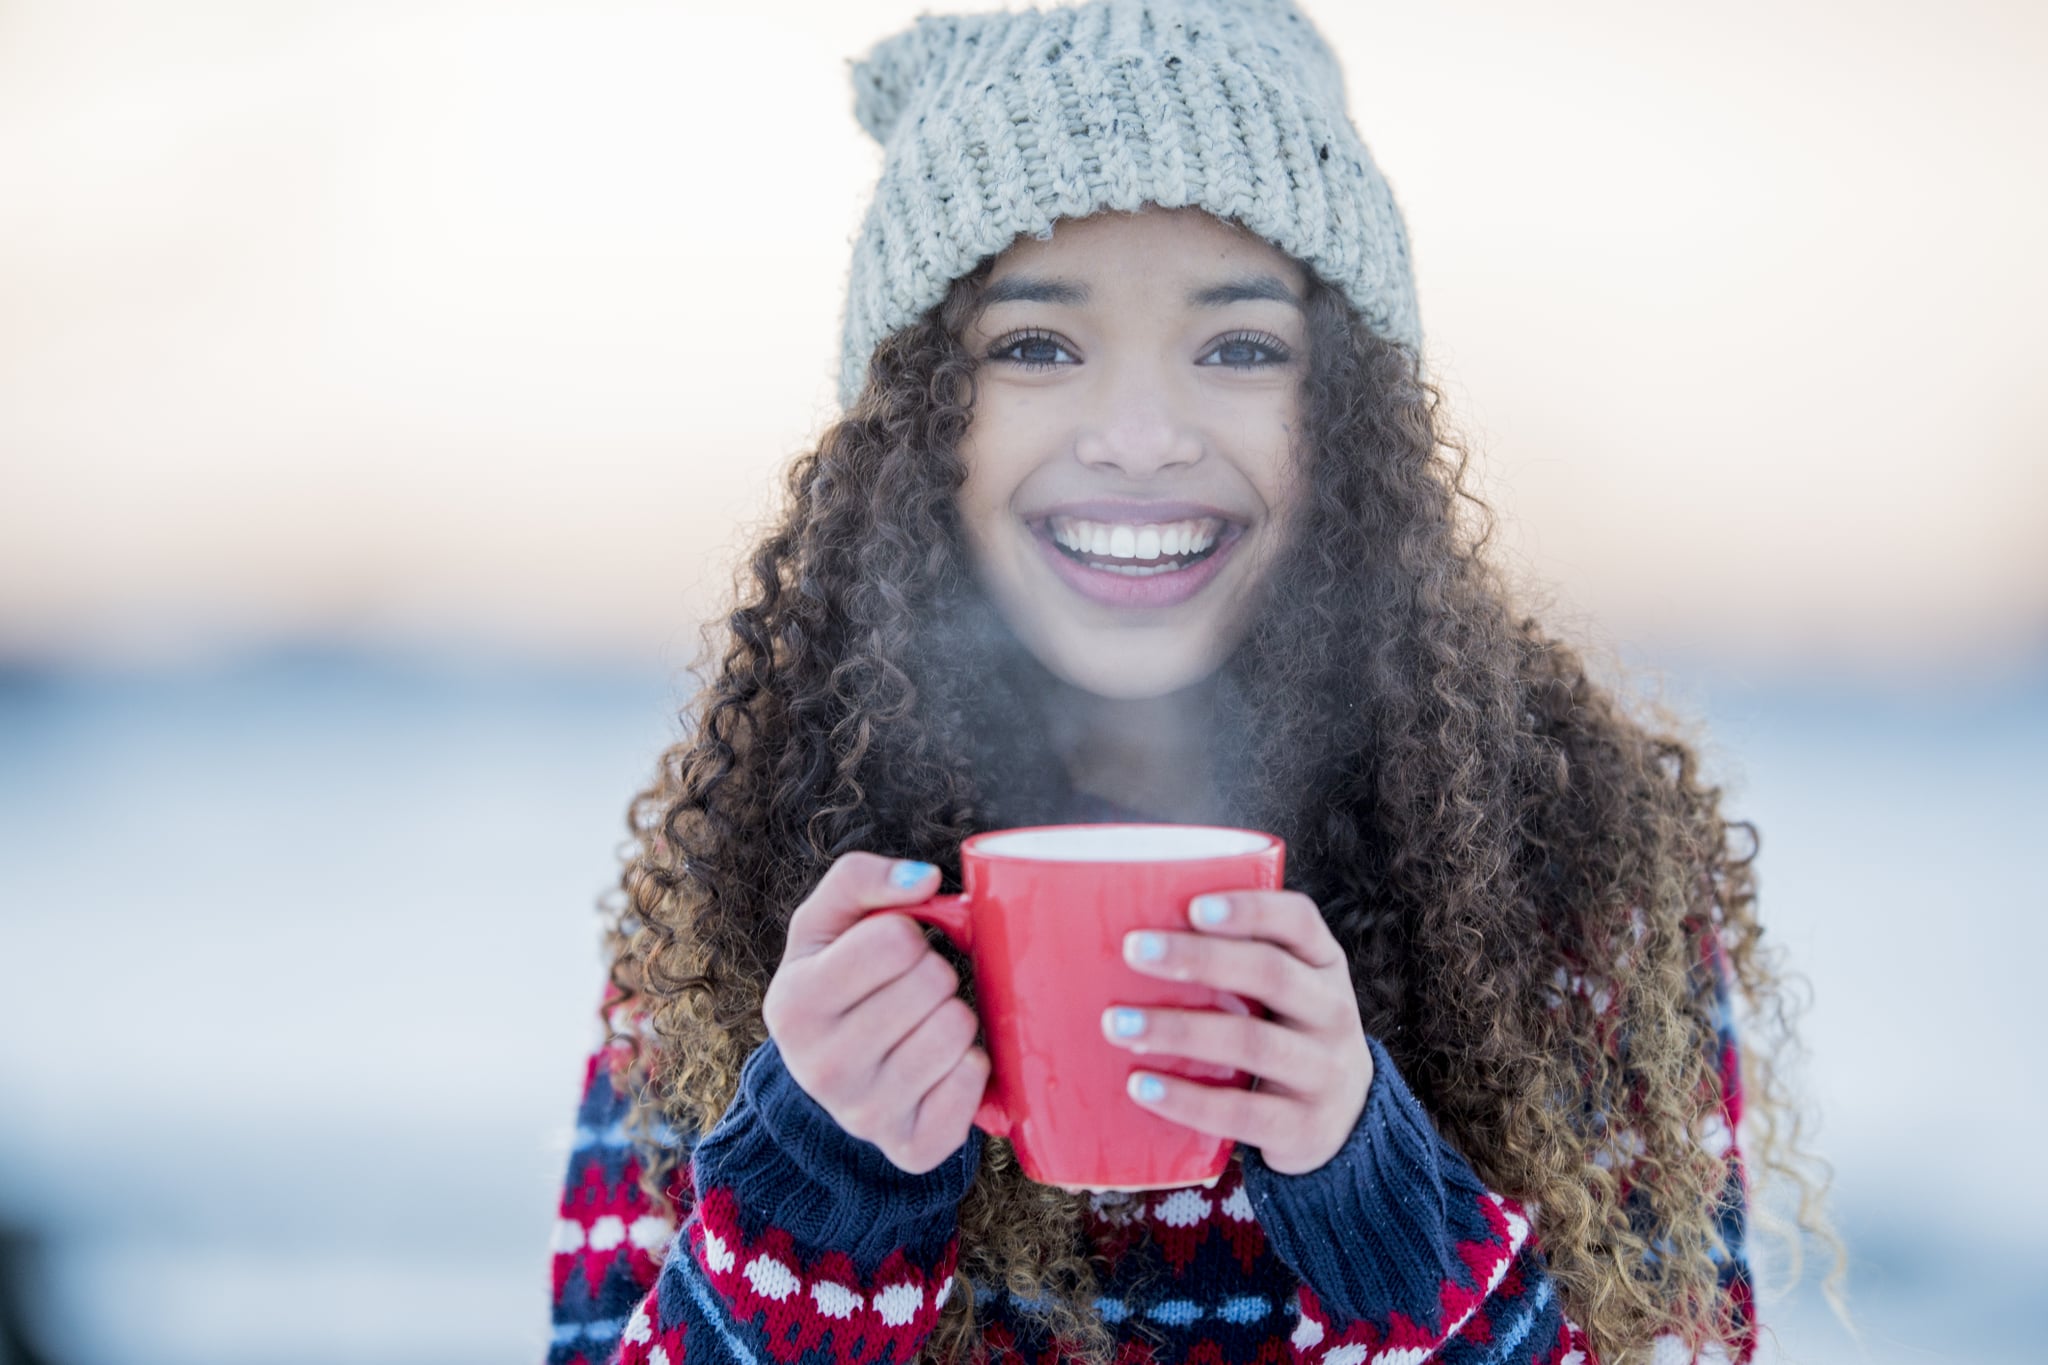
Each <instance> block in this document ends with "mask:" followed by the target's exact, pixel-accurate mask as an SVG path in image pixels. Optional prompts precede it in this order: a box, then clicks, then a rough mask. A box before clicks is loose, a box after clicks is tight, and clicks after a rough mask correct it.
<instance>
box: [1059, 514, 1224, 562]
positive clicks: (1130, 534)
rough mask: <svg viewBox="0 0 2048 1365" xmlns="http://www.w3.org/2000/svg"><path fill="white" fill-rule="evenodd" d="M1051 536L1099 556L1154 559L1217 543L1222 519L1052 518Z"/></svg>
mask: <svg viewBox="0 0 2048 1365" xmlns="http://www.w3.org/2000/svg"><path fill="white" fill-rule="evenodd" d="M1049 529H1050V530H1051V532H1052V538H1053V540H1054V541H1056V542H1057V543H1058V544H1060V545H1062V546H1064V547H1066V548H1067V549H1069V550H1072V551H1073V552H1074V553H1076V554H1081V555H1088V556H1092V557H1094V558H1097V559H1136V560H1152V559H1159V558H1162V557H1166V558H1175V557H1181V556H1186V555H1191V554H1200V553H1201V552H1202V551H1204V550H1206V549H1208V548H1209V547H1210V546H1211V545H1213V544H1215V543H1216V538H1217V537H1218V536H1219V535H1221V534H1222V533H1223V522H1222V521H1220V520H1219V519H1217V518H1215V517H1203V518H1200V519H1199V520H1192V521H1175V522H1167V523H1164V524H1157V523H1154V524H1145V525H1140V524H1137V523H1134V522H1099V521H1083V520H1081V519H1080V518H1079V517H1064V516H1056V517H1052V518H1050V519H1049ZM1133 567H1138V566H1133Z"/></svg>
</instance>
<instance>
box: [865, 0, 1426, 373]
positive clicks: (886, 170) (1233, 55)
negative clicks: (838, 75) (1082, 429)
mask: <svg viewBox="0 0 2048 1365" xmlns="http://www.w3.org/2000/svg"><path fill="white" fill-rule="evenodd" d="M852 79H853V87H854V114H855V117H856V118H858V119H859V121H860V124H861V127H863V128H865V129H866V130H867V131H868V133H869V134H870V135H871V136H873V137H874V138H875V139H876V140H877V141H878V142H880V143H881V144H882V148H883V158H882V173H881V176H880V179H879V180H878V182H877V184H876V186H875V193H874V198H873V199H872V201H871V202H870V203H869V205H868V209H867V213H866V215H865V217H864V218H863V220H862V223H861V227H860V232H859V234H858V236H857V238H856V240H855V245H854V253H853V263H852V268H851V270H850V271H849V273H848V278H847V297H846V311H845V314H844V319H843V326H842V345H841V355H840V382H839V398H840V402H841V404H842V405H843V406H850V405H851V404H852V402H853V400H854V399H855V398H856V397H857V396H858V395H859V392H860V389H861V387H862V385H863V384H864V383H865V381H866V375H867V365H868V358H869V356H870V355H871V354H872V353H873V351H874V347H875V345H876V343H877V342H879V341H880V340H881V339H882V338H883V337H885V336H887V335H888V334H889V333H890V332H892V331H895V330H896V329H897V328H899V327H903V326H905V325H907V324H909V323H911V322H914V321H915V320H916V319H917V318H918V317H919V316H921V315H922V314H923V313H924V312H925V311H926V310H927V309H929V308H931V307H932V306H933V305H934V304H936V303H938V302H939V301H940V300H941V299H943V298H944V297H945V294H946V291H947V289H948V288H949V287H950V286H951V285H952V282H953V281H954V280H956V279H958V278H959V277H960V276H962V275H964V274H966V273H967V272H968V271H970V270H972V269H974V267H975V266H977V265H978V264H980V263H981V261H982V260H984V259H985V258H987V257H989V256H993V255H995V254H997V253H998V252H1000V251H1002V250H1003V248H1005V247H1006V246H1008V245H1009V244H1010V243H1011V242H1013V241H1015V240H1016V239H1017V238H1018V237H1020V236H1022V235H1024V234H1026V233H1029V234H1031V235H1033V236H1036V237H1040V238H1043V237H1045V236H1048V235H1049V234H1050V232H1051V229H1052V225H1053V223H1054V222H1055V221H1057V220H1058V219H1061V218H1080V217H1086V216H1087V215H1089V214H1091V213H1095V212H1098V211H1101V210H1125V211H1129V210H1135V209H1137V208H1139V207H1141V206H1142V205H1144V204H1147V203H1152V204H1158V205H1160V206H1161V207H1164V208H1178V207H1182V206H1186V205H1192V206H1195V207H1199V208H1202V209H1206V210H1207V211H1209V212H1210V213H1213V214H1215V215H1216V216H1218V217H1220V218H1225V219H1230V220H1232V221H1235V222H1237V223H1240V224H1242V225H1243V226H1244V227H1246V228H1248V229H1250V230H1251V231H1252V232H1254V233H1257V234H1258V235H1259V236H1261V237H1264V238H1265V239H1266V240H1268V241H1270V242H1272V243H1273V244H1274V245H1275V246H1277V247H1279V248H1280V249H1281V250H1283V251H1285V252H1287V253H1288V254H1289V255H1291V256H1293V257H1295V258H1296V259H1297V260H1300V261H1301V262H1303V263H1304V264H1305V265H1307V266H1308V267H1309V268H1310V269H1312V270H1314V271H1315V272H1316V273H1317V274H1318V275H1320V276H1321V277H1322V278H1323V279H1325V280H1327V281H1328V282H1329V283H1330V284H1332V285H1334V286H1336V287H1337V288H1338V289H1339V290H1340V291H1341V292H1342V293H1343V294H1344V296H1345V297H1346V298H1347V299H1348V300H1349V301H1350V302H1351V304H1352V305H1353V306H1354V307H1355V308H1357V309H1358V311H1359V313H1360V314H1361V315H1362V316H1363V317H1364V319H1365V321H1366V324H1367V325H1368V326H1370V327H1371V328H1372V329H1373V330H1374V331H1376V332H1378V333H1379V334H1380V335H1382V336H1385V337H1387V338H1388V339H1389V340H1392V341H1395V342H1397V343H1399V344H1401V345H1403V346H1406V347H1407V348H1408V349H1409V350H1410V351H1412V352H1414V353H1415V354H1416V355H1417V356H1418V357H1419V355H1420V352H1421V346H1422V325H1421V321H1420V318H1419V316H1418V314H1417V311H1416V305H1415V286H1414V278H1413V273H1412V270H1411V268H1410V265H1409V258H1408V235H1407V228H1406V225H1405V223H1404V222H1403V220H1402V217H1401V212H1400V209H1399V207H1398V206H1397V205H1396V204H1395V202H1394V198H1393V193H1392V191H1391V190H1390V189H1389V187H1388V185H1387V182H1386V180H1385V179H1384V178H1383V177H1382V176H1381V174H1380V172H1379V169H1378V167H1377V166H1375V165H1374V164H1373V160H1372V156H1371V154H1370V153H1369V152H1368V151H1367V150H1366V147H1365V143H1364V142H1363V141H1362V140H1361V139H1360V138H1359V136H1358V133H1357V130H1356V129H1355V128H1353V127H1352V125H1351V121H1350V118H1349V115H1348V114H1347V112H1346V109H1345V96H1344V79H1343V74H1342V71H1341V69H1340V67H1339V65H1338V63H1337V59H1336V57H1335V55H1334V54H1333V53H1332V52H1331V51H1330V49H1329V46H1328V45H1327V44H1326V43H1325V42H1324V41H1323V39H1322V37H1321V35H1320V34H1318V33H1317V32H1316V30H1315V28H1314V26H1313V25H1312V24H1310V23H1309V21H1308V20H1307V18H1305V17H1304V16H1303V15H1302V14H1301V13H1300V12H1299V11H1298V10H1297V9H1296V8H1295V7H1294V5H1293V4H1292V3H1291V0H1088V3H1084V4H1078V5H1070V6H1061V7H1057V8H1053V9H1047V10H1038V9H1029V10H1021V11H1016V12H995V13H987V14H964V15H932V14H926V15H922V16H920V17H919V18H918V19H917V20H916V22H915V23H914V24H913V25H912V26H911V27H910V28H908V29H905V30H903V31H901V32H899V33H896V34H894V35H891V36H890V37H888V38H885V39H883V40H882V41H881V42H879V43H877V44H876V45H875V46H874V47H873V48H872V49H871V50H870V51H869V52H868V54H867V55H866V56H865V57H863V58H861V59H859V60H858V61H856V62H854V63H853V64H852Z"/></svg>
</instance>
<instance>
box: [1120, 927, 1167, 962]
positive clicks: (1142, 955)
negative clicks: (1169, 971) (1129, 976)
mask: <svg viewBox="0 0 2048 1365" xmlns="http://www.w3.org/2000/svg"><path fill="white" fill-rule="evenodd" d="M1124 956H1125V957H1127V958H1129V959H1130V960H1131V961H1133V962H1157V961H1158V960H1159V959H1160V958H1162V957H1165V956H1166V936H1165V935H1164V934H1150V933H1137V934H1132V935H1130V936H1128V937H1127V938H1125V939H1124Z"/></svg>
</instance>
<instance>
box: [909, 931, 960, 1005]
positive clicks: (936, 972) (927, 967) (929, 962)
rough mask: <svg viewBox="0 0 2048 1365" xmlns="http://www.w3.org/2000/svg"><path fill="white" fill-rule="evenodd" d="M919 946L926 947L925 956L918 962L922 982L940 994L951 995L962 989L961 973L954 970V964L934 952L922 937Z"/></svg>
mask: <svg viewBox="0 0 2048 1365" xmlns="http://www.w3.org/2000/svg"><path fill="white" fill-rule="evenodd" d="M918 946H919V947H920V948H923V949H924V957H923V959H922V960H921V961H919V962H918V964H917V972H918V975H919V979H920V982H921V984H923V985H924V986H926V987H928V988H930V989H931V990H932V991H933V992H935V993H936V994H938V995H951V994H953V992H955V991H957V990H959V989H960V974H959V973H958V972H956V971H954V970H953V964H952V963H950V962H948V961H946V959H944V958H943V957H940V956H939V955H938V954H937V953H935V952H933V951H932V950H931V949H930V948H929V947H927V946H926V945H925V943H924V940H923V939H922V938H920V939H919V940H918Z"/></svg>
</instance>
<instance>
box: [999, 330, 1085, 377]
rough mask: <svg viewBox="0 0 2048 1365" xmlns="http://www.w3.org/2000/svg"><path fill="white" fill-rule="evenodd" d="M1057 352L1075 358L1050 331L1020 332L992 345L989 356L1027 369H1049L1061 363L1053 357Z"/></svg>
mask: <svg viewBox="0 0 2048 1365" xmlns="http://www.w3.org/2000/svg"><path fill="white" fill-rule="evenodd" d="M1055 354H1057V355H1064V356H1066V357H1068V359H1069V360H1071V359H1072V358H1073V352H1072V351H1069V350H1068V349H1067V348H1066V345H1065V344H1064V343H1063V342H1061V341H1060V339H1059V338H1058V337H1055V336H1054V335H1052V333H1050V332H1019V333H1017V334H1016V335H1014V336H1007V337H1004V338H1003V339H1002V340H1001V341H998V342H997V343H996V344H995V345H994V346H992V347H990V348H989V353H988V358H989V359H990V360H1005V361H1008V362H1010V363H1011V364H1013V365H1019V366H1022V367H1023V368H1024V369H1027V370H1049V369H1051V368H1052V367H1053V366H1055V365H1057V364H1060V363H1061V362H1060V361H1058V360H1055V359H1053V358H1052V357H1053V355H1055Z"/></svg>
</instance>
